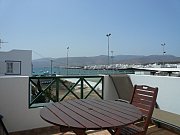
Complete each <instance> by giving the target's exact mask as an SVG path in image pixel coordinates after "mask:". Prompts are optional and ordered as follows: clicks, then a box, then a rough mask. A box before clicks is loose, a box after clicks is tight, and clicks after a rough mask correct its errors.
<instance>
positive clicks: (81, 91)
mask: <svg viewBox="0 0 180 135" xmlns="http://www.w3.org/2000/svg"><path fill="white" fill-rule="evenodd" d="M80 78H81V99H83V98H84V96H83V95H84V93H83V85H84V84H83V79H84V77H83V76H81V77H80Z"/></svg>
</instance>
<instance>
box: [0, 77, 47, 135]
mask: <svg viewBox="0 0 180 135" xmlns="http://www.w3.org/2000/svg"><path fill="white" fill-rule="evenodd" d="M28 79H29V78H28V77H27V76H19V77H7V76H6V77H0V113H1V114H2V115H3V116H4V118H3V121H4V123H5V125H6V127H7V129H8V131H9V132H13V131H21V130H26V129H32V128H38V127H43V126H49V124H48V123H47V122H45V121H44V120H42V119H41V118H40V115H39V112H40V108H35V109H29V108H28V85H29V84H28V83H29V81H28Z"/></svg>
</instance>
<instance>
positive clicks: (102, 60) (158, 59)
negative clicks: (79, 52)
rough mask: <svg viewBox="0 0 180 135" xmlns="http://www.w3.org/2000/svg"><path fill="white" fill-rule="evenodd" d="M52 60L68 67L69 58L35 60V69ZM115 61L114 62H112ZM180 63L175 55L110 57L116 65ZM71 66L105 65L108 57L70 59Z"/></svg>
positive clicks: (55, 63) (56, 64)
mask: <svg viewBox="0 0 180 135" xmlns="http://www.w3.org/2000/svg"><path fill="white" fill-rule="evenodd" d="M51 60H52V64H53V67H54V66H58V67H66V65H67V58H66V57H64V58H42V59H36V60H33V61H32V63H33V67H50V65H51ZM112 60H113V61H112ZM163 61H164V62H165V63H167V62H168V63H176V62H178V63H180V57H176V56H173V55H165V56H163V55H149V56H142V55H117V56H114V57H113V59H112V57H110V63H112V62H113V63H114V64H148V63H162V62H163ZM68 64H69V66H71V67H72V66H85V65H105V64H107V56H106V55H100V56H93V57H69V58H68Z"/></svg>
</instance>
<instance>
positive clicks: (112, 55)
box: [111, 51, 114, 65]
mask: <svg viewBox="0 0 180 135" xmlns="http://www.w3.org/2000/svg"><path fill="white" fill-rule="evenodd" d="M113 53H114V51H111V54H112V55H111V59H112V65H113V63H114V62H113V58H114V56H113Z"/></svg>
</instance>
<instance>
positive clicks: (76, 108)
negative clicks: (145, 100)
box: [40, 99, 142, 135]
mask: <svg viewBox="0 0 180 135" xmlns="http://www.w3.org/2000/svg"><path fill="white" fill-rule="evenodd" d="M40 116H41V118H42V119H44V120H45V121H47V122H49V123H52V124H54V125H57V126H60V131H61V132H67V131H74V132H75V133H76V134H77V135H86V130H102V129H107V130H108V131H109V132H110V133H111V134H119V132H120V129H121V128H122V127H123V126H125V125H128V124H131V123H134V122H135V121H137V120H139V119H140V118H141V117H142V113H141V112H140V111H139V109H138V108H136V107H135V106H133V105H131V104H128V103H124V102H120V101H112V100H92V99H91V100H90V99H77V100H67V101H61V102H56V103H52V104H49V105H47V106H46V107H44V108H42V109H41V111H40ZM112 130H113V132H111V131H112Z"/></svg>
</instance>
